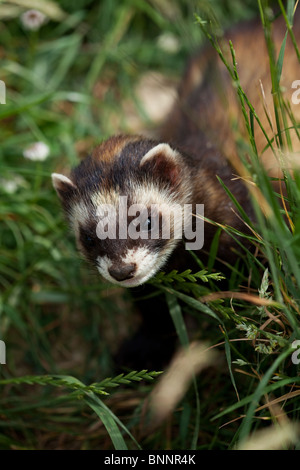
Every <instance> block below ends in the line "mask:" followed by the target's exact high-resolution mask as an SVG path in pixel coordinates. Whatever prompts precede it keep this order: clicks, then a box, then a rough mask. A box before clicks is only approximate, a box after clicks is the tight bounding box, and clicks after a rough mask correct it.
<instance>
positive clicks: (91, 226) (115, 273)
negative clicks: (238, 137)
mask: <svg viewBox="0 0 300 470" xmlns="http://www.w3.org/2000/svg"><path fill="white" fill-rule="evenodd" d="M186 172H187V169H186V168H184V165H183V162H182V157H181V155H180V154H179V152H178V151H177V150H175V149H173V148H172V147H171V146H170V145H168V144H166V143H158V142H155V141H153V140H148V139H145V138H142V137H139V136H134V137H128V136H116V137H112V138H110V139H108V140H107V141H105V142H103V143H102V144H101V145H99V146H98V147H96V148H95V149H94V151H93V152H92V154H91V155H90V156H88V157H87V158H86V159H85V160H83V161H82V162H81V163H80V164H79V166H78V167H76V168H75V169H74V170H73V171H72V173H71V176H70V178H69V177H66V176H64V175H61V174H57V173H53V174H52V181H53V185H54V188H55V190H56V192H57V194H58V196H59V198H60V200H61V202H62V205H63V208H64V210H65V212H66V214H67V218H68V220H69V223H70V225H71V227H72V228H73V230H74V232H75V236H76V240H77V246H78V248H79V249H80V251H81V252H82V253H83V254H84V256H85V257H86V258H87V259H88V260H89V261H90V262H91V263H92V264H93V265H95V266H96V267H97V269H98V270H99V272H100V273H101V274H102V276H103V277H104V278H106V279H107V280H108V281H110V282H112V283H114V284H119V285H122V286H126V287H133V286H137V285H139V284H142V283H144V282H146V281H147V280H148V279H150V278H151V277H152V276H154V275H155V274H156V273H157V272H158V271H159V270H160V269H161V268H162V267H163V265H164V264H165V262H166V260H167V259H168V257H169V256H170V254H171V253H172V252H173V250H174V248H175V247H176V246H177V244H178V243H179V242H180V237H177V238H176V237H175V232H176V230H177V229H178V227H176V223H177V222H176V220H177V221H178V220H180V223H181V222H182V219H180V217H179V218H178V217H176V215H178V211H179V212H181V211H182V206H183V204H184V203H186V202H188V198H189V196H190V195H189V189H188V185H187V181H186V179H187V175H186ZM175 213H176V215H174V214H175ZM181 213H182V212H181ZM164 229H166V230H165V233H163V232H164ZM179 229H180V228H179ZM168 230H169V233H168ZM166 233H167V236H166V235H165V234H166Z"/></svg>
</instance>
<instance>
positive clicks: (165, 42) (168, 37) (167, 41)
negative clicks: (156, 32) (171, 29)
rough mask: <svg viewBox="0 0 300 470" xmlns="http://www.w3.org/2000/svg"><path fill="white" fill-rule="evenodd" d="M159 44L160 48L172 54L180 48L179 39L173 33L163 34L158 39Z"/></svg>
mask: <svg viewBox="0 0 300 470" xmlns="http://www.w3.org/2000/svg"><path fill="white" fill-rule="evenodd" d="M157 45H158V47H160V49H162V50H163V51H166V52H169V53H170V54H174V53H175V52H178V50H179V41H178V39H177V37H176V36H174V34H172V33H163V34H161V35H160V36H159V38H158V40H157Z"/></svg>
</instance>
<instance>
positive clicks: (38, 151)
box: [23, 142, 50, 162]
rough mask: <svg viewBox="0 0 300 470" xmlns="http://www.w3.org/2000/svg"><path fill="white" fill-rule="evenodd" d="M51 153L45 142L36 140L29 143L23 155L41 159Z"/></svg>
mask: <svg viewBox="0 0 300 470" xmlns="http://www.w3.org/2000/svg"><path fill="white" fill-rule="evenodd" d="M49 153H50V149H49V147H48V145H47V144H45V143H44V142H35V143H34V144H31V145H29V146H28V147H27V148H26V149H25V150H24V151H23V156H24V157H25V158H28V160H33V161H41V162H43V161H44V160H46V158H47V157H48V155H49Z"/></svg>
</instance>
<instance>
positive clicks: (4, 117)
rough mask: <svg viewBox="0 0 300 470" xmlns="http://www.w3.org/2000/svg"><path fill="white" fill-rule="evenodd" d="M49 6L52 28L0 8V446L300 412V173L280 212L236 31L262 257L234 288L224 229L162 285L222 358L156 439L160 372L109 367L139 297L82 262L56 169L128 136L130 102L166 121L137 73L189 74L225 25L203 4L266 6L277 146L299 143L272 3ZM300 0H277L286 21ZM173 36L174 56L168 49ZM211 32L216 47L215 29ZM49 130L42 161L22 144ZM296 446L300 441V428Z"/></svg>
mask: <svg viewBox="0 0 300 470" xmlns="http://www.w3.org/2000/svg"><path fill="white" fill-rule="evenodd" d="M44 3H45V6H44V7H43V8H45V13H47V16H48V22H47V23H45V24H44V25H43V26H42V27H41V28H40V29H39V30H38V31H28V30H25V29H24V28H23V27H22V24H21V22H20V14H21V13H22V12H23V9H22V7H21V6H19V5H18V2H17V1H16V2H14V3H12V2H2V3H1V4H0V20H1V22H0V32H1V45H0V55H1V59H2V60H1V66H0V78H1V79H2V80H3V81H4V82H5V84H6V88H7V96H6V98H7V103H6V104H5V105H0V119H1V128H0V136H1V146H0V168H1V183H2V184H1V188H0V191H1V206H0V223H1V230H0V239H1V242H0V243H1V248H0V249H1V255H0V256H1V258H0V283H1V304H0V318H1V322H0V338H1V339H2V340H4V341H5V344H6V362H7V363H6V364H5V365H4V364H3V365H1V366H0V368H1V369H0V371H1V378H0V384H1V391H2V393H1V397H0V409H1V429H0V448H1V449H57V448H63V449H110V448H116V449H139V448H143V449H157V450H159V449H191V448H193V449H232V448H234V447H235V446H236V445H240V443H241V442H243V441H244V440H247V439H248V438H249V436H250V434H251V433H253V432H255V431H257V432H258V431H261V430H264V429H266V428H267V427H268V426H269V427H270V428H271V427H272V426H279V427H280V426H282V425H283V424H284V423H286V422H288V423H292V424H297V423H298V422H299V410H300V402H299V394H300V392H299V386H300V377H299V366H298V367H297V365H296V364H293V363H292V362H291V354H292V352H293V349H292V347H291V345H292V342H293V341H294V340H296V339H300V332H299V312H300V310H299V307H300V306H299V298H300V295H299V288H300V266H299V259H300V256H299V255H300V253H299V243H298V241H299V207H300V179H299V174H297V173H296V172H295V173H294V174H293V178H291V176H290V175H289V174H285V175H284V181H283V183H282V184H283V185H284V186H285V188H286V192H287V196H286V199H287V201H286V202H287V203H288V204H287V205H288V207H289V208H288V210H287V209H286V210H282V209H281V208H280V205H279V203H278V199H279V198H278V195H277V194H275V193H274V191H273V189H272V187H271V184H270V180H269V178H268V176H267V175H266V173H265V172H264V171H263V169H262V168H261V165H260V163H259V156H258V155H257V153H256V146H255V136H254V135H253V131H252V130H253V120H255V119H257V116H256V115H255V110H254V109H252V107H251V103H249V102H248V101H247V96H245V94H244V92H243V89H242V88H241V87H240V84H239V77H238V74H237V70H236V67H235V56H234V44H233V46H232V48H231V52H232V61H231V62H230V63H229V62H227V63H226V65H227V67H228V72H229V73H230V75H231V78H232V80H233V81H234V82H235V84H236V89H237V91H238V96H239V98H240V104H241V107H242V109H243V111H244V117H245V119H246V120H247V129H248V133H249V144H248V143H244V144H245V145H246V144H247V145H250V155H251V156H252V158H251V162H250V168H249V169H248V171H249V172H250V173H251V175H252V176H255V178H256V185H257V188H258V189H259V193H258V194H259V195H260V196H261V199H258V198H255V197H253V205H254V209H255V213H256V216H257V220H258V223H257V225H256V226H255V234H257V236H256V235H255V236H253V237H252V238H253V239H254V241H255V244H256V246H257V252H256V255H257V256H253V254H251V253H250V252H248V251H247V250H245V251H244V257H243V259H242V260H240V262H239V263H238V264H237V265H236V266H234V267H232V275H231V277H230V279H229V282H228V292H229V293H228V292H227V293H226V292H225V293H224V292H220V289H219V286H218V282H219V281H218V279H216V274H215V273H210V270H211V268H212V267H213V264H214V259H215V256H216V247H217V242H218V238H217V237H216V239H215V242H214V244H213V245H212V249H211V254H210V255H211V256H210V260H209V266H208V267H207V266H202V265H201V263H200V266H199V272H198V273H191V272H185V273H174V272H173V273H167V274H166V275H159V276H157V277H156V279H155V280H153V283H154V284H155V285H156V286H157V289H159V290H161V291H163V292H165V294H166V299H167V302H168V305H169V309H170V314H171V316H172V319H173V321H174V323H175V326H176V330H177V332H178V338H179V342H180V343H181V344H182V345H183V346H187V344H188V343H189V341H190V338H189V333H188V328H187V326H186V325H185V322H184V320H183V318H185V315H188V317H189V318H190V319H192V322H193V325H194V326H193V331H195V332H196V333H195V335H194V338H193V339H196V340H199V341H200V342H204V344H206V345H207V346H206V348H207V349H208V350H210V349H213V350H215V351H217V357H218V360H217V363H216V366H215V367H209V368H207V369H206V370H204V371H201V373H200V375H199V377H197V376H192V377H190V384H191V385H190V387H188V388H187V390H186V391H185V393H184V394H183V396H182V397H181V399H180V402H179V403H178V406H176V408H175V410H174V412H173V414H172V415H171V416H169V417H167V418H166V420H165V421H164V422H163V423H162V424H160V425H159V426H158V427H156V428H155V429H154V430H152V431H151V432H149V433H148V435H145V434H143V433H142V432H141V423H143V416H144V406H145V401H146V400H147V398H148V397H149V396H150V394H151V393H152V391H153V389H154V388H155V384H156V383H158V380H159V378H158V377H157V375H158V374H157V373H155V372H153V371H150V372H145V371H137V372H129V375H128V374H127V375H125V376H124V375H122V376H118V377H115V378H112V379H111V380H109V378H110V377H111V371H112V355H113V353H114V351H115V350H116V349H117V347H118V344H120V343H121V341H122V340H123V338H124V337H125V336H127V335H129V334H130V333H131V325H132V323H133V321H132V320H133V319H134V318H135V313H134V311H133V308H132V306H131V304H130V302H129V299H128V297H127V292H126V291H125V292H123V291H120V290H118V289H116V288H115V287H111V286H109V285H107V284H105V283H103V282H102V281H101V280H100V279H99V278H98V277H97V276H96V275H95V274H94V273H93V272H91V271H90V269H89V267H88V266H87V265H86V263H85V262H84V261H82V260H81V259H80V258H79V256H78V253H77V251H76V248H75V244H74V240H73V237H72V234H70V233H69V232H68V229H67V227H66V224H65V222H64V220H63V216H62V213H61V210H60V207H59V203H58V201H57V197H56V195H55V193H54V190H53V189H52V186H51V182H50V174H51V172H53V171H60V170H62V171H63V170H65V169H66V171H67V170H68V169H69V168H70V166H73V165H75V164H76V163H77V162H78V161H79V158H80V157H83V156H85V155H86V154H87V153H88V152H89V151H90V150H91V149H92V148H93V147H94V146H95V145H96V144H97V143H98V142H99V141H101V140H102V139H104V138H106V137H108V136H110V135H111V134H114V133H116V131H124V132H131V131H132V130H133V129H132V127H133V125H132V122H131V121H130V120H129V119H128V109H129V110H130V112H131V113H133V114H134V116H135V117H136V119H137V120H138V122H139V126H141V127H144V128H145V129H151V128H152V127H153V126H154V125H155V124H154V123H153V122H152V121H151V116H149V115H148V114H147V109H145V108H144V107H143V103H142V102H141V101H140V100H139V96H138V94H137V93H136V89H137V88H136V84H137V82H138V80H139V78H140V77H141V76H142V75H143V74H144V73H145V72H148V71H149V70H151V71H156V72H160V73H161V74H162V75H163V76H166V77H171V79H172V80H174V77H176V78H177V79H178V78H179V77H180V75H181V72H182V68H183V65H184V62H185V60H186V57H187V56H188V54H189V53H190V51H191V49H193V48H195V47H196V45H197V46H198V45H199V44H202V43H203V42H204V40H205V35H207V34H211V32H209V31H208V30H207V29H206V27H205V26H203V23H202V22H201V21H200V22H199V19H200V18H202V15H207V14H209V15H213V16H214V17H215V18H217V19H219V21H221V19H222V21H221V24H222V26H223V27H224V28H225V27H227V26H229V25H231V24H232V23H233V22H238V21H239V20H241V19H247V18H250V17H252V16H253V15H255V14H260V15H261V19H262V23H263V25H264V30H265V34H266V40H267V44H268V48H269V55H270V69H271V76H272V80H273V87H274V89H276V90H277V92H278V93H277V95H276V100H275V102H274V106H275V110H276V115H277V119H276V125H277V129H276V139H277V144H278V145H279V146H281V147H283V148H289V147H290V145H291V144H290V138H289V133H288V132H287V131H283V129H285V128H286V125H285V124H286V122H287V120H288V116H289V107H288V103H285V102H284V100H283V98H282V97H281V95H280V87H279V79H280V74H281V70H282V61H283V56H284V44H283V46H282V51H281V53H280V56H279V57H275V56H274V51H273V48H272V40H271V36H270V26H271V25H270V20H269V18H268V15H267V14H266V12H267V10H266V4H265V2H260V1H259V2H258V3H256V2H253V1H250V0H249V1H247V2H245V1H243V2H242V1H239V0H236V1H234V2H232V1H231V2H229V1H228V2H227V1H226V2H225V1H221V0H215V1H213V2H206V1H202V2H199V4H198V5H197V4H196V3H195V4H193V2H183V1H182V2H181V1H179V0H177V1H176V2H174V1H172V2H168V1H166V2H154V1H153V2H145V1H143V0H135V1H134V0H131V1H128V2H118V1H114V0H109V1H108V0H107V1H103V2H95V1H93V0H81V1H79V2H76V6H75V3H74V2H73V3H72V2H68V1H66V0H65V1H61V2H59V3H56V4H55V3H54V4H52V3H51V2H47V1H45V2H44ZM275 3H276V4H277V2H275ZM293 4H294V2H292V1H288V2H287V5H284V4H283V3H282V2H281V1H279V2H278V6H279V9H280V10H281V12H282V13H283V14H284V16H285V18H286V23H287V30H288V34H290V33H291V32H292V28H291V23H292V12H293ZM195 13H196V15H197V16H196V18H198V22H197V21H196V20H195V16H194V14H195ZM201 29H204V33H205V34H203V32H201ZM166 33H168V34H171V35H172V38H173V39H175V43H176V44H177V50H176V52H171V51H169V52H168V51H166V50H165V49H163V48H161V47H159V46H158V44H159V43H158V42H157V40H158V38H159V37H161V36H162V35H163V34H166ZM209 39H210V40H211V41H212V43H213V45H214V46H215V47H216V48H217V51H216V53H219V54H220V53H221V50H219V49H218V45H217V42H216V38H215V37H214V36H213V35H210V37H209ZM295 48H296V50H297V53H298V54H299V51H298V48H297V44H295ZM128 103H129V105H128ZM135 122H136V121H135ZM36 141H42V142H45V143H46V144H47V145H48V146H49V148H50V156H49V157H48V158H47V159H46V160H45V161H43V162H41V161H40V162H37V161H30V160H27V159H25V158H24V156H23V152H24V149H26V148H27V146H28V145H30V144H31V143H32V142H36ZM269 144H270V145H272V142H271V141H270V140H269ZM8 182H10V184H9V185H8ZM262 198H263V200H264V201H265V203H266V205H267V207H269V208H270V212H269V215H267V216H265V214H264V213H263V210H262V208H263V206H262V204H261V201H262ZM238 209H239V208H238V207H237V210H238ZM241 215H242V217H245V214H243V213H241ZM286 220H288V223H286ZM225 230H228V231H229V232H231V233H232V230H231V229H230V227H227V228H225ZM232 234H233V236H234V235H235V233H234V232H233V233H232ZM207 268H208V269H207ZM241 286H243V287H242V288H241ZM232 292H234V294H233V293H232ZM199 298H200V299H202V301H201V302H199V300H198V299H199ZM179 301H180V302H179ZM157 327H158V328H159V325H157ZM220 364H221V366H220ZM156 372H159V371H156ZM163 375H164V374H163ZM163 375H162V377H163ZM141 379H143V380H141ZM286 446H287V447H289V446H291V447H292V448H299V443H298V444H297V442H295V439H294V438H293V439H290V440H289V441H288V443H287V444H286Z"/></svg>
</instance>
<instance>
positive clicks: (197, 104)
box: [52, 15, 300, 287]
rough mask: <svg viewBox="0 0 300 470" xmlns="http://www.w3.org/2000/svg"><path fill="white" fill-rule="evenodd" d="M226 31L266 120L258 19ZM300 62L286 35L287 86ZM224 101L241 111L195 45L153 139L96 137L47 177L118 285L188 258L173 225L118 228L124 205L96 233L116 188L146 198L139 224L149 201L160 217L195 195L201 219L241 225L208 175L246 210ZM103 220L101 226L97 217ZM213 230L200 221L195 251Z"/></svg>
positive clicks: (95, 259)
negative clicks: (127, 232) (76, 160)
mask: <svg viewBox="0 0 300 470" xmlns="http://www.w3.org/2000/svg"><path fill="white" fill-rule="evenodd" d="M276 28H277V29H276ZM276 28H275V45H276V48H277V51H278V50H279V48H280V45H281V43H282V41H283V39H284V34H285V30H286V28H285V25H284V22H283V20H280V21H279V24H278V25H276ZM299 29H300V28H299V15H298V18H297V21H296V17H295V26H294V32H295V35H296V37H299ZM230 37H231V38H232V41H233V45H234V48H235V50H236V55H237V63H238V70H239V74H240V81H241V84H242V86H243V88H244V90H245V93H246V95H247V96H248V98H249V100H250V102H252V104H253V106H254V108H255V109H256V110H257V114H258V115H259V117H260V120H261V122H262V125H263V126H264V127H266V128H269V124H268V122H267V117H266V114H265V112H264V105H263V101H262V100H261V92H260V91H259V89H258V85H259V80H261V83H262V86H263V88H264V93H265V96H266V104H267V106H269V109H270V110H271V109H272V105H271V98H272V96H271V81H270V75H269V61H268V55H267V50H266V46H265V40H264V35H263V31H262V27H261V25H260V24H259V22H251V23H249V24H248V26H246V28H245V29H239V30H236V31H234V32H233V33H232V35H231V36H230ZM215 70H218V73H219V77H221V81H220V82H219V84H218V85H219V88H218V87H217V88H214V86H215V85H216V84H215V83H213V82H214V80H215V78H214V77H216V76H217V75H215V74H214V73H213V71H215ZM299 72H300V68H299V61H298V58H297V56H296V52H295V50H294V48H293V46H292V44H291V41H290V39H289V38H288V40H287V45H286V51H285V62H284V67H283V86H285V87H286V90H287V92H288V93H292V92H293V90H292V88H291V84H292V82H293V80H295V79H296V78H299ZM297 73H298V77H297ZM218 90H219V91H218ZM220 91H221V92H222V91H223V93H220ZM224 97H225V101H226V103H224V99H223V98H224ZM224 104H225V105H224ZM291 107H292V111H293V112H294V114H295V116H296V117H297V118H299V117H300V109H299V108H300V105H298V108H297V107H296V105H294V104H293V103H292V102H291ZM226 108H227V111H229V115H230V116H231V118H232V117H233V118H235V119H241V118H240V115H239V113H238V111H237V109H238V107H237V100H236V97H234V92H233V90H232V88H231V85H230V83H229V78H228V76H227V72H226V70H225V68H224V67H222V66H221V65H220V62H218V61H217V60H215V53H213V52H204V53H202V54H201V55H200V56H196V57H195V58H194V59H193V60H192V61H191V62H190V64H189V66H188V68H187V71H186V73H185V76H184V78H183V81H182V83H181V86H180V90H179V99H178V102H177V103H176V105H175V107H174V110H173V112H172V113H171V115H170V118H169V120H168V121H167V123H166V125H165V126H164V127H163V129H162V130H161V133H160V134H161V139H159V140H157V141H155V140H151V139H147V138H144V137H141V136H123V135H119V136H115V137H112V138H110V139H108V140H106V141H105V142H103V143H102V144H101V145H99V146H98V147H96V148H95V150H94V151H93V152H92V154H91V155H90V156H88V157H87V158H86V159H85V160H83V161H82V162H81V163H80V165H79V166H78V167H77V168H75V169H74V170H73V171H72V173H71V176H70V177H69V178H68V177H66V176H63V175H59V174H53V176H52V178H53V184H54V187H55V189H56V191H57V193H58V195H59V197H60V199H61V201H62V204H63V207H64V209H65V211H66V213H67V216H68V219H69V222H70V224H71V226H72V227H73V229H74V232H75V235H76V240H77V244H78V247H79V249H80V250H81V251H82V253H83V254H84V255H85V257H86V258H87V259H88V260H89V261H90V262H91V263H92V264H93V265H94V266H96V268H97V269H98V270H99V272H100V273H101V274H102V275H103V276H104V278H106V279H107V280H108V281H110V282H112V283H116V284H119V285H121V286H125V287H133V286H137V285H140V284H143V283H145V282H146V281H147V280H148V279H149V278H151V277H152V276H154V275H155V274H156V273H157V272H158V271H159V270H161V269H164V270H165V269H166V266H167V265H168V266H172V267H177V268H178V269H180V266H179V265H181V267H182V260H183V263H185V262H186V260H187V257H186V256H185V254H184V251H183V242H184V240H180V239H175V238H174V236H173V235H174V233H173V232H172V230H171V234H170V238H169V239H164V238H162V237H161V231H160V232H159V237H158V238H156V239H152V238H151V237H144V238H143V237H140V238H138V239H132V238H130V237H128V236H127V237H125V238H124V237H120V236H119V235H118V233H119V231H118V229H119V228H120V227H119V225H120V223H123V224H125V226H126V227H128V225H129V224H130V223H131V222H133V221H134V216H131V215H130V213H129V214H127V217H126V218H125V219H124V218H123V219H122V222H120V220H119V219H118V217H117V218H116V222H113V221H112V220H111V222H112V224H114V223H115V224H116V226H115V228H116V236H115V237H107V238H103V239H99V237H98V236H97V227H98V228H99V221H100V222H101V220H100V219H101V217H100V218H99V212H97V211H98V208H99V206H103V205H109V207H112V208H115V209H113V210H112V212H113V214H114V217H116V216H118V214H119V207H120V206H119V203H120V198H124V197H126V205H127V206H126V207H127V209H129V207H131V206H132V205H135V204H141V205H143V206H144V207H145V206H146V208H147V210H148V216H147V217H146V219H145V220H144V221H143V224H141V225H140V229H141V231H143V230H144V232H149V230H150V226H151V220H152V219H151V217H152V216H151V212H150V207H151V206H152V205H157V204H158V205H160V207H163V208H164V209H162V210H160V209H159V211H160V212H159V213H158V218H159V220H164V218H165V217H169V213H170V212H172V207H173V205H180V207H182V208H183V207H184V205H186V204H192V206H193V210H194V213H195V212H196V204H204V216H205V217H207V218H208V219H211V220H213V221H215V222H217V223H219V224H226V225H230V226H232V227H235V228H236V229H238V230H241V231H243V230H245V225H244V223H243V222H242V221H241V220H240V219H239V217H238V216H237V215H236V214H235V212H234V211H233V204H232V202H231V201H230V199H229V197H228V196H226V193H225V192H224V190H223V188H222V187H221V185H220V183H219V182H218V180H217V178H216V175H218V176H219V177H220V178H221V179H222V180H223V182H224V184H225V185H226V186H227V187H228V188H229V190H230V191H231V192H232V193H233V195H234V196H235V197H236V199H237V200H238V201H239V202H240V204H241V205H242V206H243V207H244V208H245V209H246V210H247V211H248V213H249V214H250V216H251V208H250V204H249V199H248V191H247V189H246V187H245V186H244V184H243V182H241V180H238V179H236V178H235V179H234V177H233V172H234V171H233V169H232V167H231V166H230V164H229V163H228V159H229V160H230V159H232V158H231V157H232V156H233V155H234V153H235V141H234V138H233V134H232V132H231V128H230V120H229V117H228V114H227V113H226ZM272 114H273V113H272V111H270V115H272ZM269 129H270V128H269ZM255 133H256V134H255V135H256V138H257V145H258V150H259V152H262V150H263V148H264V146H265V145H266V141H265V140H264V138H263V135H262V133H261V132H260V130H259V129H258V128H257V124H255ZM272 137H273V135H271V138H272ZM166 208H167V209H166ZM106 215H107V217H108V218H106V219H105V220H106V223H109V222H110V219H109V217H110V216H109V214H106ZM162 224H163V222H162ZM142 225H144V226H143V227H142ZM123 228H124V227H123ZM102 229H103V230H104V231H105V228H104V227H102ZM215 230H216V227H214V226H213V225H211V224H205V230H204V246H203V249H202V252H203V253H205V252H208V251H209V248H210V244H211V241H212V238H213V236H214V233H215ZM233 247H234V242H233V240H232V238H231V237H230V236H228V235H227V234H226V233H225V232H222V234H221V237H220V240H219V252H218V255H219V257H220V258H221V259H223V260H226V261H229V262H230V261H232V260H233V259H234V255H233V251H232V248H233ZM200 257H201V254H200ZM188 259H190V258H188Z"/></svg>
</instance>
